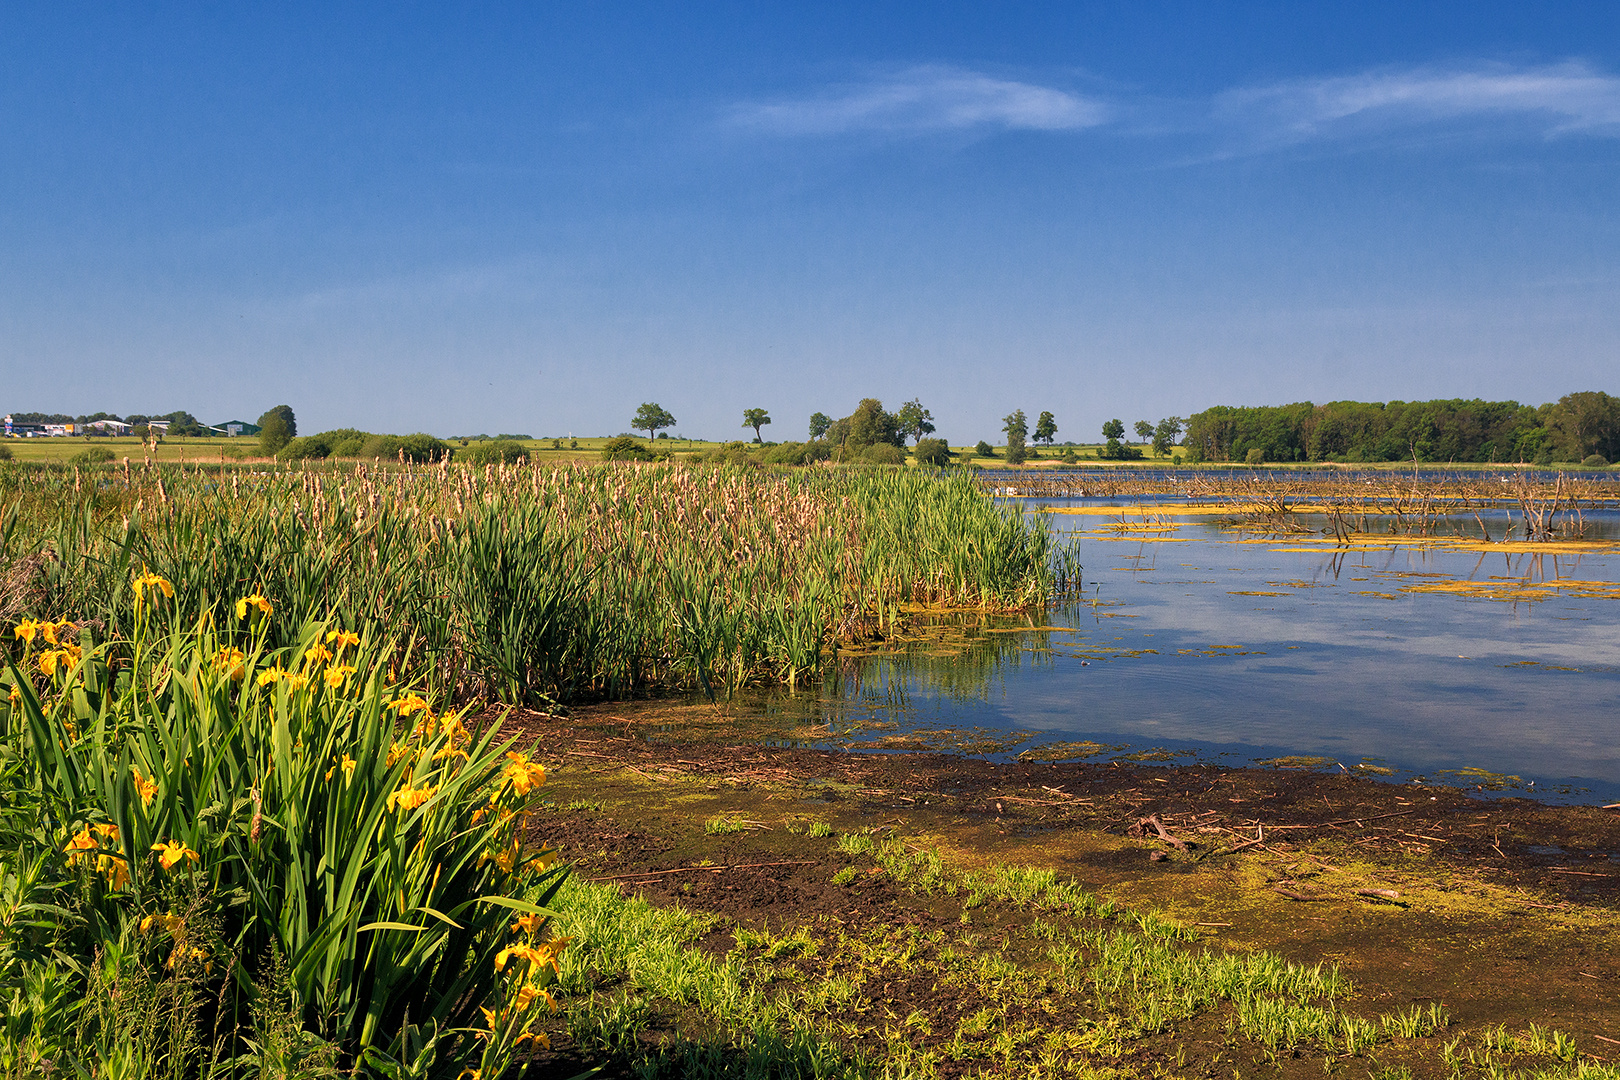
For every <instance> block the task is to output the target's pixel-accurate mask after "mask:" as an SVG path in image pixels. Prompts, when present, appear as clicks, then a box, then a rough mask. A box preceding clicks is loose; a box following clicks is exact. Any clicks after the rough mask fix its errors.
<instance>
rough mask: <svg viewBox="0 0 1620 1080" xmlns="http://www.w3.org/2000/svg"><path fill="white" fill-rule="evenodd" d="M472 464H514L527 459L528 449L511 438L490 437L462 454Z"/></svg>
mask: <svg viewBox="0 0 1620 1080" xmlns="http://www.w3.org/2000/svg"><path fill="white" fill-rule="evenodd" d="M464 457H465V459H466V460H467V461H469V462H471V463H472V464H474V465H516V464H519V463H520V462H525V461H528V460H529V451H528V449H527V448H526V447H525V446H524V445H523V444H522V443H520V442H517V441H515V440H513V439H490V440H489V441H488V442H481V443H479V444H478V445H477V446H475V447H473V448H472V449H471V450H469V451H467V453H466V454H465V455H464Z"/></svg>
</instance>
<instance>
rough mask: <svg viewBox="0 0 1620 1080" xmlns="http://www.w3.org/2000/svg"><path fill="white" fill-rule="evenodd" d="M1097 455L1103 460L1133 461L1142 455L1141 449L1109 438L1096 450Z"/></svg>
mask: <svg viewBox="0 0 1620 1080" xmlns="http://www.w3.org/2000/svg"><path fill="white" fill-rule="evenodd" d="M1097 456H1098V457H1100V458H1102V459H1103V460H1104V461H1135V460H1136V459H1137V458H1139V457H1141V456H1142V451H1141V450H1139V449H1137V448H1136V447H1134V446H1126V445H1125V444H1124V443H1122V442H1120V441H1119V440H1118V439H1109V440H1108V441H1107V442H1106V443H1104V444H1103V448H1102V449H1101V450H1099V451H1097Z"/></svg>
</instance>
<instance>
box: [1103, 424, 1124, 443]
mask: <svg viewBox="0 0 1620 1080" xmlns="http://www.w3.org/2000/svg"><path fill="white" fill-rule="evenodd" d="M1124 437H1125V425H1124V424H1123V423H1122V422H1121V421H1119V420H1110V421H1108V423H1106V424H1104V425H1103V438H1104V439H1123V438H1124Z"/></svg>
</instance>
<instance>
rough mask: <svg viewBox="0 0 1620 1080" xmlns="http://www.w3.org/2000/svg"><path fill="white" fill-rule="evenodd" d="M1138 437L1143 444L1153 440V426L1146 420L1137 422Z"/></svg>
mask: <svg viewBox="0 0 1620 1080" xmlns="http://www.w3.org/2000/svg"><path fill="white" fill-rule="evenodd" d="M1136 437H1137V438H1138V439H1141V440H1142V441H1143V442H1148V441H1149V440H1151V439H1152V438H1153V425H1152V424H1150V423H1148V422H1147V421H1146V420H1138V421H1137V422H1136Z"/></svg>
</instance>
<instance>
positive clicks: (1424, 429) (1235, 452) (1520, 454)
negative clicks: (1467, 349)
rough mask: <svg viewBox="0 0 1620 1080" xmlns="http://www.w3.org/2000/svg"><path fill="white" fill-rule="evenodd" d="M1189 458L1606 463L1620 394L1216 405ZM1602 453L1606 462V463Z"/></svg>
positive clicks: (1617, 438)
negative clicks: (1531, 401)
mask: <svg viewBox="0 0 1620 1080" xmlns="http://www.w3.org/2000/svg"><path fill="white" fill-rule="evenodd" d="M1186 446H1187V456H1188V460H1189V461H1195V462H1196V461H1250V462H1262V461H1276V462H1286V461H1346V462H1376V461H1414V460H1415V461H1466V462H1493V461H1499V462H1527V463H1534V464H1540V465H1547V464H1553V463H1557V462H1586V463H1589V464H1594V465H1596V464H1607V463H1609V462H1611V461H1614V460H1615V459H1616V458H1617V457H1620V398H1614V397H1610V396H1609V395H1608V394H1605V393H1601V392H1599V391H1581V392H1579V393H1574V394H1566V395H1564V396H1563V397H1561V398H1559V399H1558V400H1557V401H1555V402H1552V403H1550V404H1546V405H1521V404H1520V403H1519V402H1517V401H1481V400H1479V399H1477V398H1475V399H1468V400H1464V399H1460V398H1457V399H1450V400H1436V401H1389V402H1362V401H1333V402H1329V403H1327V404H1325V405H1315V404H1312V403H1311V402H1309V401H1301V402H1296V403H1295V404H1292V405H1261V406H1247V407H1244V406H1230V405H1218V406H1215V407H1214V408H1210V409H1205V410H1204V411H1203V412H1200V413H1195V414H1194V415H1193V416H1191V417H1190V418H1188V420H1187V437H1186ZM1598 459H1600V460H1598Z"/></svg>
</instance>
